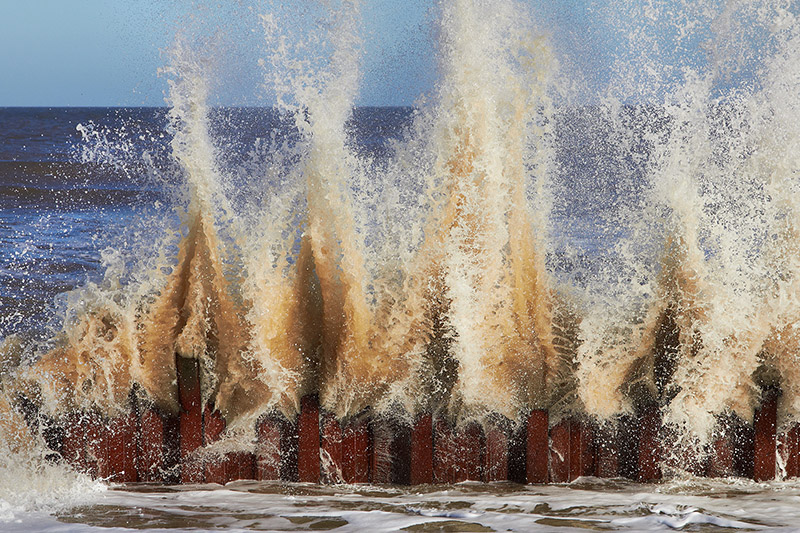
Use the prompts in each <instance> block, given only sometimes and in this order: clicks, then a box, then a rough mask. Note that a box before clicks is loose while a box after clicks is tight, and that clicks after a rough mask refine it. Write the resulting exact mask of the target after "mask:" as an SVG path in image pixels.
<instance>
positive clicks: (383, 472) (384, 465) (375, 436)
mask: <svg viewBox="0 0 800 533" xmlns="http://www.w3.org/2000/svg"><path fill="white" fill-rule="evenodd" d="M371 428H372V461H371V464H370V476H371V480H372V482H373V483H391V482H392V462H393V461H392V442H393V440H394V429H393V428H392V424H391V423H390V422H389V421H388V420H387V419H386V418H384V417H376V418H373V419H372V423H371Z"/></svg>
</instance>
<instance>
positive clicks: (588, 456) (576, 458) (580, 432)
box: [569, 420, 594, 481]
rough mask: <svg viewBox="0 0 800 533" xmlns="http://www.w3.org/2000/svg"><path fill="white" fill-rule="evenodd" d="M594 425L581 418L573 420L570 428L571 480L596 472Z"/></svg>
mask: <svg viewBox="0 0 800 533" xmlns="http://www.w3.org/2000/svg"><path fill="white" fill-rule="evenodd" d="M592 441H593V433H592V427H591V426H590V425H589V424H588V423H586V422H581V421H580V420H572V421H571V423H570V428H569V480H570V481H574V480H576V479H577V478H579V477H581V476H590V475H592V474H593V473H594V447H593V442H592Z"/></svg>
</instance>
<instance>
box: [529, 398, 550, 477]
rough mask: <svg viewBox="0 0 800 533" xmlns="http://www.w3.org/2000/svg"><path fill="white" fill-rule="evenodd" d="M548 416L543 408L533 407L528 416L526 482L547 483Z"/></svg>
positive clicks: (548, 453)
mask: <svg viewBox="0 0 800 533" xmlns="http://www.w3.org/2000/svg"><path fill="white" fill-rule="evenodd" d="M549 423H550V422H549V416H548V413H547V411H546V410H545V409H534V410H533V411H531V414H530V416H528V439H527V449H526V457H527V467H526V472H527V482H528V483H547V479H548V474H547V472H548V462H549V455H550V452H549V439H548V425H549Z"/></svg>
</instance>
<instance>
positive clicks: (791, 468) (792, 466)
mask: <svg viewBox="0 0 800 533" xmlns="http://www.w3.org/2000/svg"><path fill="white" fill-rule="evenodd" d="M778 452H779V453H780V454H781V457H782V458H783V464H784V469H785V470H786V477H787V478H791V477H797V476H800V455H798V454H800V424H794V425H792V426H791V427H790V428H789V429H787V430H786V431H784V432H783V434H782V435H781V437H780V439H779V441H778Z"/></svg>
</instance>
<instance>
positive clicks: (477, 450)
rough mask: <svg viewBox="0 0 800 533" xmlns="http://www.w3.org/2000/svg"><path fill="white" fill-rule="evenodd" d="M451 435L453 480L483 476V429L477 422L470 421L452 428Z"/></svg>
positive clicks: (479, 478)
mask: <svg viewBox="0 0 800 533" xmlns="http://www.w3.org/2000/svg"><path fill="white" fill-rule="evenodd" d="M452 437H453V448H452V452H453V454H454V456H453V457H452V459H451V462H452V464H453V477H454V481H455V482H456V483H460V482H462V481H480V480H481V479H482V478H483V476H482V472H481V466H482V465H483V448H484V445H483V429H482V428H481V426H480V425H479V424H477V423H475V422H470V423H468V424H466V425H464V426H462V427H460V428H456V429H455V430H453V432H452Z"/></svg>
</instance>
